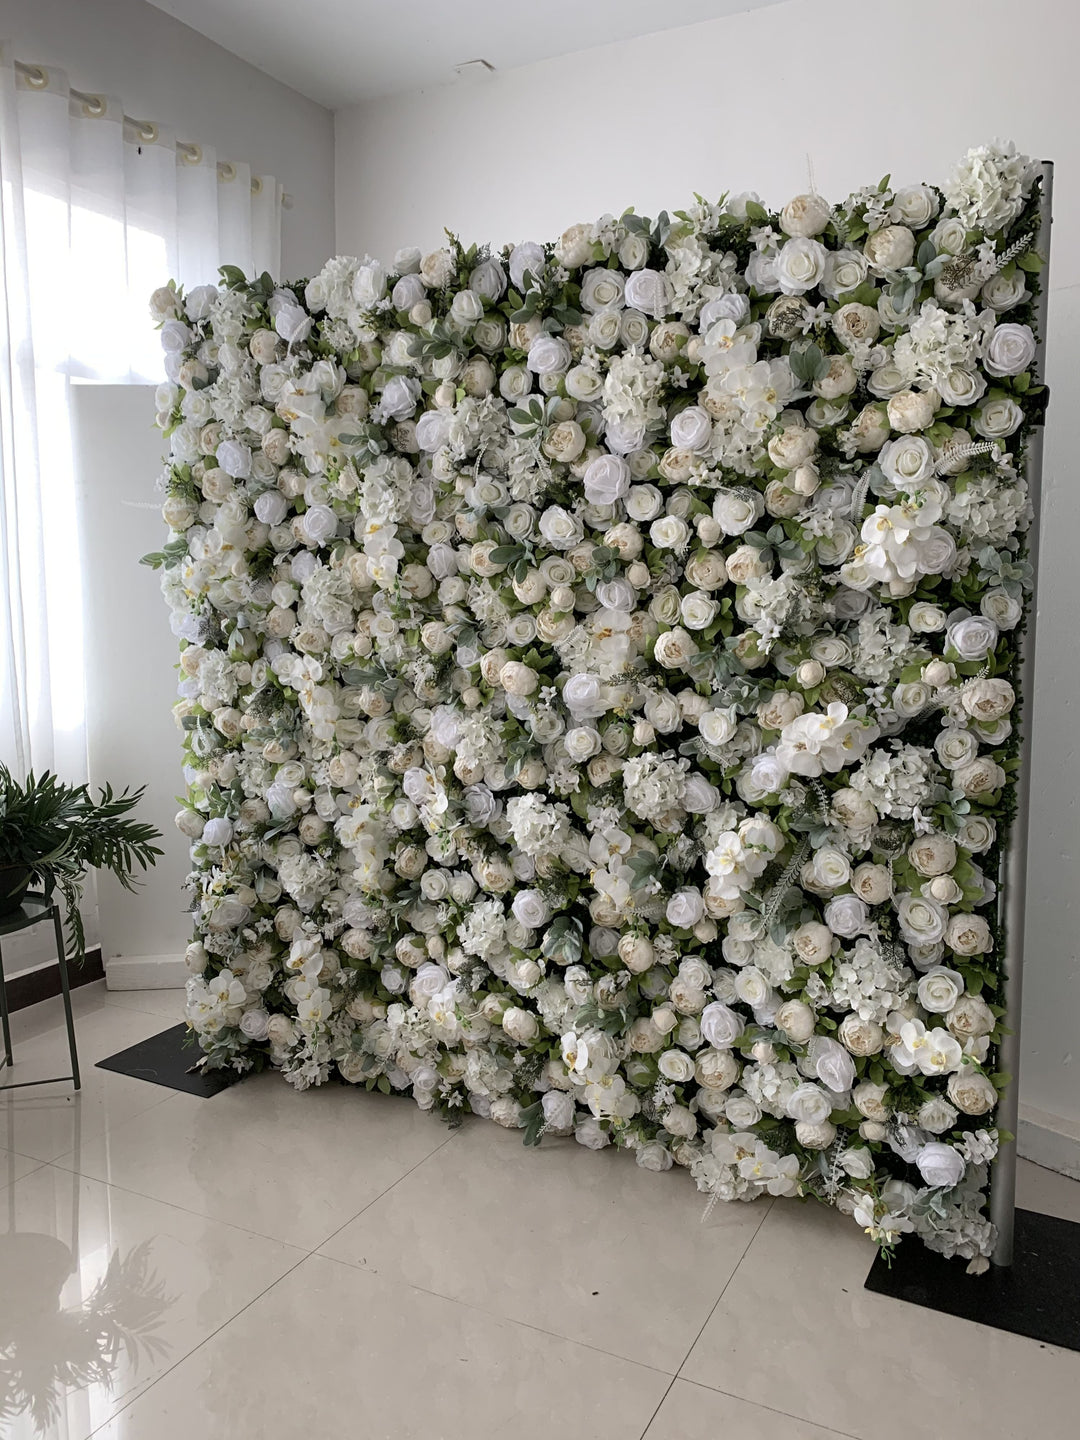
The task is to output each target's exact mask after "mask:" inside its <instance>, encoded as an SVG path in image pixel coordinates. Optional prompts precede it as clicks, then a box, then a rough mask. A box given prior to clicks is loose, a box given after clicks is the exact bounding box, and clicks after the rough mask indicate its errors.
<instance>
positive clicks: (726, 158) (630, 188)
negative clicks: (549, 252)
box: [336, 0, 1080, 1173]
mask: <svg viewBox="0 0 1080 1440" xmlns="http://www.w3.org/2000/svg"><path fill="white" fill-rule="evenodd" d="M1078 44H1080V11H1078V9H1077V8H1076V7H1075V6H1074V5H1073V4H1071V3H1069V0H1028V3H1026V4H1024V5H1022V6H1018V5H1015V4H1014V3H1012V0H948V3H945V4H943V3H941V0H905V3H904V4H903V5H902V6H900V5H897V4H895V3H892V0H793V3H790V4H787V5H781V6H777V7H775V8H768V9H764V10H759V11H757V12H753V13H750V14H744V15H737V16H731V17H728V18H725V19H720V20H715V21H709V22H707V23H705V24H702V25H695V26H690V27H687V28H685V29H681V30H671V31H666V32H664V33H661V34H658V35H652V36H647V37H645V38H643V39H640V40H632V41H625V42H622V43H620V44H617V45H612V46H609V47H607V48H605V49H600V50H590V51H587V52H582V53H579V54H576V55H571V56H566V57H563V58H560V59H556V60H550V61H545V62H543V63H541V64H537V65H533V66H529V67H526V68H522V69H519V70H514V71H509V72H507V73H506V74H502V75H495V76H492V77H490V78H489V79H486V80H481V81H477V82H473V83H470V84H461V85H458V86H446V87H443V88H438V89H431V90H428V91H425V92H422V93H419V94H415V95H402V96H396V97H392V98H390V99H386V100H382V101H378V102H372V103H370V104H368V105H364V106H356V107H352V108H349V109H346V110H343V111H340V112H339V113H338V115H337V160H336V195H337V247H336V248H337V250H338V251H339V252H344V253H347V254H363V253H364V252H365V250H366V251H368V252H370V253H371V254H373V255H379V256H382V257H385V258H386V259H390V258H392V256H393V253H394V251H395V249H397V247H398V246H400V245H404V244H414V245H420V246H422V247H425V248H431V247H433V246H435V245H436V244H437V243H438V242H439V240H440V238H441V231H442V226H444V225H446V226H448V227H449V228H450V229H452V230H454V231H456V232H457V233H458V234H460V236H461V238H462V239H463V240H464V241H465V243H466V244H468V243H469V242H470V241H472V240H484V239H487V240H491V241H494V242H500V243H501V242H503V241H507V240H524V239H547V238H551V237H553V236H554V235H555V234H557V233H558V232H559V231H561V230H562V229H563V228H565V226H566V225H568V224H571V223H573V222H574V221H578V220H591V219H593V218H595V217H596V216H597V215H599V214H601V213H603V212H604V211H605V210H610V211H612V212H613V213H615V214H618V213H619V212H620V211H622V210H623V209H624V208H625V207H626V206H627V205H633V206H634V207H635V208H636V209H637V210H638V211H639V212H643V213H645V214H652V215H655V214H656V213H657V212H658V211H659V210H661V209H664V208H667V209H673V208H677V207H678V206H680V205H682V204H683V203H684V202H685V201H687V200H688V199H689V198H690V196H691V194H692V192H693V191H695V190H696V191H699V192H700V193H702V194H705V195H709V196H714V195H717V194H718V193H720V192H721V191H723V190H726V189H727V190H736V191H738V190H747V189H754V190H757V191H759V193H760V194H761V195H762V197H763V198H764V199H765V200H766V201H768V202H769V203H771V204H776V205H778V204H781V203H783V202H784V201H785V200H787V199H788V198H789V197H790V196H791V195H792V194H794V193H796V192H798V191H800V190H804V189H806V188H807V182H808V154H809V161H810V163H811V164H812V166H813V177H814V181H815V182H816V186H817V188H818V189H819V190H820V191H821V192H822V193H823V194H825V195H829V196H833V197H836V198H841V197H843V196H844V195H846V194H847V193H848V192H849V191H850V190H851V189H853V188H855V187H856V186H859V185H863V184H867V183H870V182H876V181H877V180H878V179H879V178H880V177H881V175H882V174H884V173H885V172H886V171H891V172H892V174H893V175H894V177H895V178H896V179H897V181H899V182H908V181H917V180H923V179H925V180H939V179H941V178H943V176H944V172H945V170H946V167H948V166H949V165H951V164H952V162H953V160H954V159H955V158H957V157H959V155H961V154H962V153H963V151H964V150H966V149H967V148H968V147H969V146H970V145H976V144H979V143H981V142H982V141H984V140H986V139H990V138H993V137H996V136H1001V137H1003V138H1012V139H1014V140H1015V141H1016V143H1017V144H1018V145H1019V146H1020V147H1021V148H1022V149H1024V150H1026V151H1028V152H1029V153H1031V154H1034V155H1036V156H1040V157H1045V158H1049V159H1053V160H1055V161H1056V162H1057V163H1058V176H1057V186H1056V195H1055V214H1056V217H1057V221H1056V225H1055V230H1054V260H1053V267H1052V299H1051V308H1050V340H1049V357H1048V370H1049V379H1050V383H1051V387H1052V389H1053V391H1054V401H1055V403H1054V404H1053V405H1052V407H1051V416H1052V419H1051V422H1050V426H1049V433H1048V444H1047V450H1046V479H1045V484H1046V500H1045V514H1044V547H1043V574H1042V591H1041V605H1040V630H1039V650H1038V663H1039V674H1038V684H1037V695H1036V699H1035V713H1034V732H1033V733H1034V735H1035V760H1034V766H1033V774H1032V784H1033V807H1034V808H1033V824H1032V840H1031V861H1032V880H1031V890H1030V903H1029V929H1028V937H1027V954H1028V968H1027V975H1026V993H1025V1003H1024V1034H1025V1057H1024V1066H1023V1081H1022V1087H1021V1093H1022V1098H1023V1100H1024V1103H1025V1106H1028V1107H1037V1108H1038V1110H1040V1111H1043V1112H1047V1116H1048V1117H1049V1119H1045V1117H1044V1122H1045V1124H1047V1125H1050V1126H1051V1127H1057V1128H1058V1129H1059V1130H1061V1131H1062V1132H1065V1131H1068V1130H1069V1128H1070V1127H1072V1129H1073V1132H1074V1134H1080V1128H1078V1127H1080V1064H1076V1065H1074V1064H1073V1063H1072V1057H1073V1051H1074V1049H1076V1046H1077V1030H1078V1027H1080V966H1078V963H1077V919H1078V907H1077V903H1076V900H1075V899H1074V895H1075V893H1076V891H1077V889H1078V888H1080V859H1078V856H1080V814H1078V810H1077V800H1076V790H1077V784H1078V781H1080V762H1078V758H1077V744H1076V739H1075V734H1074V726H1073V718H1074V716H1075V715H1077V714H1080V665H1077V663H1076V658H1075V657H1076V653H1077V647H1076V641H1075V628H1076V618H1075V617H1076V612H1077V607H1078V601H1080V594H1078V580H1077V567H1076V561H1075V553H1074V546H1075V537H1076V536H1077V535H1078V534H1080V486H1078V485H1077V483H1076V478H1075V475H1074V473H1073V472H1074V469H1075V465H1074V462H1073V457H1072V453H1071V450H1072V446H1071V441H1070V440H1068V439H1067V438H1066V434H1067V430H1071V411H1072V408H1073V403H1074V402H1073V397H1074V396H1075V394H1076V382H1077V378H1078V372H1080V343H1078V338H1077V337H1080V213H1078V210H1080V131H1078V128H1077V125H1076V115H1077V110H1076V77H1075V56H1076V52H1077V47H1078ZM1030 1118H1032V1119H1036V1118H1037V1117H1030ZM1039 1123H1043V1122H1039ZM1022 1138H1023V1137H1022ZM1051 1149H1052V1147H1051ZM1040 1153H1041V1154H1042V1153H1046V1154H1049V1153H1050V1150H1049V1149H1048V1150H1045V1151H1040ZM1055 1153H1056V1152H1055ZM1077 1153H1080V1151H1078V1152H1077ZM1078 1173H1080V1172H1078Z"/></svg>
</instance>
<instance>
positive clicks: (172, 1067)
mask: <svg viewBox="0 0 1080 1440" xmlns="http://www.w3.org/2000/svg"><path fill="white" fill-rule="evenodd" d="M190 1034H191V1032H190V1030H189V1029H188V1027H187V1026H186V1025H172V1026H170V1027H169V1029H168V1030H162V1032H161V1034H160V1035H151V1036H150V1039H149V1040H140V1041H139V1043H138V1045H132V1046H130V1047H129V1048H128V1049H127V1050H121V1051H120V1052H119V1054H117V1055H110V1056H109V1057H108V1059H107V1060H99V1061H98V1062H97V1067H98V1069H99V1070H115V1071H116V1072H117V1074H118V1075H131V1076H132V1077H133V1078H134V1079H136V1080H149V1081H150V1083H151V1084H152V1085H166V1086H168V1088H169V1089H170V1090H182V1091H183V1092H184V1093H185V1094H186V1095H201V1096H202V1098H203V1099H204V1100H209V1099H210V1098H211V1096H213V1095H218V1094H220V1092H221V1091H222V1090H227V1089H228V1088H229V1086H230V1085H233V1084H235V1083H236V1081H237V1080H239V1079H240V1078H241V1077H240V1076H239V1075H237V1074H236V1072H235V1071H232V1070H211V1071H209V1072H208V1073H207V1074H205V1075H204V1074H203V1073H202V1072H201V1071H199V1070H194V1071H193V1069H192V1067H193V1066H195V1065H197V1064H198V1060H199V1056H200V1054H201V1053H202V1052H201V1051H200V1050H199V1047H198V1045H196V1044H193V1043H191V1042H190V1041H189V1040H188V1038H187V1037H188V1036H189V1035H190Z"/></svg>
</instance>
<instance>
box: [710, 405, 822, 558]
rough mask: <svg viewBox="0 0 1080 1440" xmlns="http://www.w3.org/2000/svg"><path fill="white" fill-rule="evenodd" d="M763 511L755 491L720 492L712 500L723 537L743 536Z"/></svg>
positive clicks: (715, 517) (762, 503) (759, 497)
mask: <svg viewBox="0 0 1080 1440" xmlns="http://www.w3.org/2000/svg"><path fill="white" fill-rule="evenodd" d="M808 433H809V434H811V435H813V433H814V432H813V431H812V430H811V431H808ZM777 438H779V437H777ZM815 438H816V437H815ZM764 509H765V506H764V502H763V501H762V498H761V496H760V495H759V494H758V492H757V491H756V490H752V491H748V490H721V491H720V492H719V493H718V494H717V496H716V498H715V499H714V500H713V518H714V519H715V521H716V523H717V524H718V525H719V526H720V529H721V530H722V531H723V533H724V534H725V535H743V534H745V532H746V531H747V530H749V529H751V528H752V527H753V526H754V525H755V524H756V523H757V521H758V520H759V519H760V518H761V516H762V514H763V513H764Z"/></svg>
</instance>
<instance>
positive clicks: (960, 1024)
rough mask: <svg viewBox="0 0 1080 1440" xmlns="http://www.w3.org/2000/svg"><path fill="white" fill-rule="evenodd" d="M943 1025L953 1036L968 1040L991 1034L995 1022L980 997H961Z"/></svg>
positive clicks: (990, 1011) (992, 1013) (991, 1012)
mask: <svg viewBox="0 0 1080 1440" xmlns="http://www.w3.org/2000/svg"><path fill="white" fill-rule="evenodd" d="M945 1023H946V1025H947V1026H948V1027H949V1030H950V1031H951V1032H952V1034H953V1035H956V1036H957V1037H962V1038H963V1039H965V1040H968V1039H978V1038H979V1037H980V1036H982V1035H989V1034H991V1032H992V1031H993V1029H994V1026H995V1025H996V1024H997V1021H996V1020H995V1019H994V1012H993V1011H992V1010H991V1009H990V1006H989V1005H988V1004H987V1003H986V1001H985V1000H984V999H983V998H982V996H981V995H961V996H960V998H959V1000H957V1002H956V1004H955V1005H954V1006H953V1008H952V1009H951V1010H950V1011H949V1013H948V1015H947V1016H946V1019H945Z"/></svg>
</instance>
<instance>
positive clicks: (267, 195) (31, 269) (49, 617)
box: [0, 43, 283, 780]
mask: <svg viewBox="0 0 1080 1440" xmlns="http://www.w3.org/2000/svg"><path fill="white" fill-rule="evenodd" d="M282 200H283V195H282V189H281V186H280V185H279V184H278V182H277V181H276V180H275V179H274V178H273V177H272V176H268V175H261V176H253V175H252V173H251V169H250V167H249V166H248V165H245V164H241V163H238V162H235V161H225V160H219V158H218V156H217V154H216V153H215V151H214V150H213V148H211V147H210V146H208V145H204V144H200V143H195V141H194V140H192V139H191V138H189V137H183V138H182V139H178V137H177V136H175V135H174V134H172V133H171V132H170V131H169V130H168V129H167V128H165V127H164V126H160V125H158V124H156V123H153V122H150V121H133V120H131V119H130V118H129V117H126V116H125V114H124V108H123V105H122V104H121V102H120V101H119V100H115V99H112V98H110V97H107V96H98V95H87V94H85V93H83V92H80V91H72V89H71V87H70V85H69V84H68V79H67V76H66V75H65V74H64V73H63V72H62V71H60V70H55V69H52V68H51V67H49V66H47V65H46V66H39V65H26V64H20V63H19V62H18V61H17V60H16V58H15V56H14V55H13V53H12V51H11V47H10V45H7V44H3V43H0V611H2V614H0V760H2V761H4V763H6V764H7V765H9V766H10V767H11V768H12V769H14V770H16V771H17V772H20V773H25V772H26V771H27V770H29V769H30V768H33V769H34V770H36V771H38V772H40V771H42V770H44V769H47V768H52V769H56V770H58V771H59V772H60V773H61V774H62V775H63V776H64V778H67V779H73V780H78V779H81V778H83V777H84V775H85V769H86V736H85V723H84V715H85V705H84V695H85V675H84V665H83V631H82V616H81V600H80V597H81V586H82V579H81V575H80V562H79V537H78V517H77V513H76V496H75V485H74V473H73V471H74V467H73V463H72V449H71V426H70V404H69V397H70V387H71V385H72V384H74V383H79V382H80V381H95V380H96V381H110V382H113V383H116V382H131V383H146V382H151V383H154V382H157V381H158V380H160V379H162V378H163V377H164V371H163V368H162V364H161V352H160V348H159V345H158V338H157V334H156V332H155V330H154V329H153V326H152V324H151V322H150V319H149V312H148V308H147V301H148V298H149V295H150V293H151V291H152V290H154V289H155V288H156V287H157V286H159V285H162V284H164V283H165V282H166V281H167V280H168V279H169V278H170V277H175V278H176V279H178V280H179V281H180V282H181V283H182V284H184V285H185V286H188V287H190V286H191V285H196V284H204V283H206V282H209V281H213V280H216V279H217V269H218V266H219V265H221V264H230V265H238V266H240V268H241V269H243V270H244V271H245V272H246V273H247V274H249V275H250V274H259V273H261V272H262V271H263V270H269V271H270V273H271V274H272V275H275V276H277V275H278V273H279V271H280V260H281V253H280V249H281V207H282ZM148 423H149V417H148ZM101 558H102V576H101V583H102V584H108V568H109V566H110V565H112V564H117V563H125V562H128V563H131V564H135V563H136V562H137V559H138V557H137V556H125V557H122V556H115V557H113V556H110V557H101ZM118 643H120V641H119V638H118Z"/></svg>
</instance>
